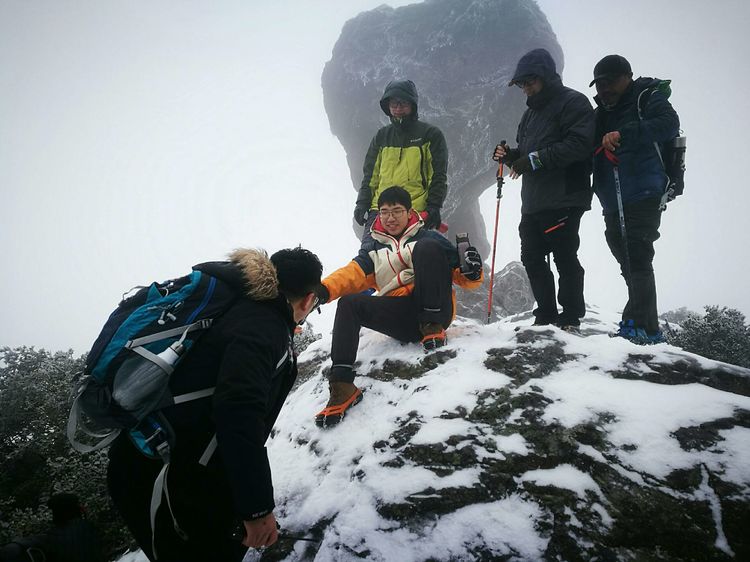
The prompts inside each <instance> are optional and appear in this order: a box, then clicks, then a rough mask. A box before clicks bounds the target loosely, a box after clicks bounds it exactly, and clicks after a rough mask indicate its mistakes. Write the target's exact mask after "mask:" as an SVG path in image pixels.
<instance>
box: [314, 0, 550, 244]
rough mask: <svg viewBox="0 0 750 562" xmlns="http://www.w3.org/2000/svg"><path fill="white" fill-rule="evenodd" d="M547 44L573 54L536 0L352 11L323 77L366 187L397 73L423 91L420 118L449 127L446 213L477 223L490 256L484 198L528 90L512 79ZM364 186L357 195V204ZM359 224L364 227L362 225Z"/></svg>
mask: <svg viewBox="0 0 750 562" xmlns="http://www.w3.org/2000/svg"><path fill="white" fill-rule="evenodd" d="M538 47H543V48H545V49H547V50H548V51H549V52H550V53H551V54H552V57H553V58H554V59H555V62H556V63H557V66H558V71H561V70H562V67H563V53H562V49H561V48H560V45H559V44H558V42H557V38H556V37H555V34H554V32H553V31H552V28H551V27H550V24H549V22H548V21H547V18H546V17H545V15H544V13H543V12H542V11H541V9H540V8H539V6H538V5H537V3H536V2H535V1H534V0H427V1H425V2H421V3H418V4H412V5H409V6H404V7H401V8H396V9H394V8H391V7H389V6H380V7H378V8H376V9H374V10H370V11H368V12H363V13H361V14H359V15H358V16H356V17H355V18H353V19H351V20H349V21H348V22H347V23H346V24H345V25H344V28H343V30H342V31H341V36H340V37H339V39H338V41H337V42H336V44H335V46H334V48H333V54H332V56H331V60H330V61H328V63H327V64H326V66H325V69H324V70H323V76H322V86H323V101H324V104H325V109H326V112H327V114H328V120H329V122H330V126H331V131H332V132H333V134H334V135H336V137H338V139H339V140H340V142H341V144H342V145H343V147H344V150H345V151H346V158H347V162H348V164H349V169H350V172H351V177H352V184H353V186H354V188H355V189H359V186H360V184H361V181H362V176H363V172H362V164H363V162H364V157H365V153H366V152H367V147H368V146H369V143H370V140H371V139H372V137H373V135H374V134H375V132H376V131H377V130H378V128H380V127H382V126H383V125H385V124H387V123H388V119H387V117H386V116H385V115H384V114H383V113H382V111H381V109H380V106H379V104H378V101H379V99H380V96H381V95H382V93H383V89H384V87H385V85H386V84H387V83H388V82H389V81H390V80H393V79H404V78H409V79H411V80H413V81H414V82H415V83H416V85H417V89H418V91H419V114H420V118H421V119H423V120H425V121H427V122H429V123H432V124H434V125H437V126H438V127H440V129H441V130H442V131H443V133H444V134H445V137H446V140H447V143H448V149H449V153H450V157H449V164H448V197H447V199H446V202H445V205H444V212H443V219H444V220H445V221H446V222H448V223H449V224H450V227H451V231H450V233H449V238H451V239H452V235H451V234H452V233H455V232H470V233H471V236H472V240H473V241H474V242H475V244H476V245H477V247H478V248H479V250H480V252H481V253H482V255H488V253H489V247H490V246H489V243H488V241H487V239H486V237H485V234H484V233H485V227H484V221H483V220H482V216H481V214H480V212H479V204H478V201H477V200H478V198H479V196H480V195H481V194H482V192H484V191H485V190H486V189H487V188H488V187H490V186H491V185H493V184H494V178H495V174H496V172H497V166H496V165H495V164H494V163H493V162H492V161H491V160H490V153H491V150H492V148H493V147H494V145H495V144H496V143H497V142H499V141H500V140H501V139H507V140H508V142H509V143H511V144H513V143H514V139H515V137H516V129H517V126H518V122H519V120H520V117H521V114H522V113H523V111H524V109H525V103H524V102H525V99H524V97H523V94H521V93H520V92H519V91H517V90H516V89H515V88H512V89H511V88H508V82H509V80H510V78H511V76H512V73H513V70H514V69H515V65H516V63H517V62H518V59H519V58H520V57H521V55H523V54H524V53H526V52H528V51H529V50H531V49H534V48H538ZM354 200H355V195H354V194H351V202H352V208H353V207H354ZM356 230H359V228H358V229H356Z"/></svg>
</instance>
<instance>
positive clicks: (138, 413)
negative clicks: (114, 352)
mask: <svg viewBox="0 0 750 562" xmlns="http://www.w3.org/2000/svg"><path fill="white" fill-rule="evenodd" d="M184 350H185V348H184V347H183V345H182V343H181V342H179V341H176V342H174V343H173V344H172V345H170V346H169V347H168V348H166V349H165V350H164V351H162V352H161V353H159V354H157V357H159V359H161V360H162V361H164V362H165V363H166V364H167V365H169V366H170V367H174V366H175V365H176V363H177V361H178V359H179V358H180V356H181V355H182V353H183V351H184ZM170 374H171V373H169V372H167V371H165V370H164V369H163V368H162V367H161V366H160V365H159V364H158V363H154V362H153V361H150V360H148V359H146V358H145V357H142V356H141V355H133V356H132V357H130V358H128V359H126V360H125V361H124V362H123V364H122V365H121V366H120V368H119V369H118V370H117V374H116V375H115V380H114V383H113V385H112V398H113V399H114V400H115V401H116V402H117V403H118V404H119V405H120V407H121V408H122V409H124V410H126V411H127V412H129V413H130V414H132V415H133V416H134V417H135V418H137V419H139V420H140V419H142V418H143V417H144V416H146V415H147V414H149V413H150V412H152V411H153V410H154V409H156V407H157V406H158V404H159V403H160V402H161V400H162V398H163V396H164V392H165V391H166V389H167V385H168V384H169V375H170Z"/></svg>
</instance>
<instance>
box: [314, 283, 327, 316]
mask: <svg viewBox="0 0 750 562" xmlns="http://www.w3.org/2000/svg"><path fill="white" fill-rule="evenodd" d="M313 292H314V293H315V304H314V305H313V310H314V309H316V308H319V307H321V306H323V305H324V304H325V303H327V302H328V299H329V298H331V293H329V292H328V289H326V286H325V285H323V284H322V283H320V284H319V285H318V286H317V287H315V290H314V291H313Z"/></svg>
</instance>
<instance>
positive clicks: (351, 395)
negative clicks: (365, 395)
mask: <svg viewBox="0 0 750 562" xmlns="http://www.w3.org/2000/svg"><path fill="white" fill-rule="evenodd" d="M328 389H329V391H330V393H331V396H330V398H329V399H328V404H326V407H325V408H323V409H322V410H321V411H320V412H318V413H317V414H315V425H317V426H318V427H332V426H334V425H336V424H338V423H339V422H340V421H341V420H343V419H344V415H345V414H346V412H347V410H348V409H349V408H351V407H352V406H355V405H357V404H359V403H360V402H361V401H362V391H361V390H360V389H359V388H357V387H356V386H355V385H354V383H351V382H342V381H335V382H329V383H328Z"/></svg>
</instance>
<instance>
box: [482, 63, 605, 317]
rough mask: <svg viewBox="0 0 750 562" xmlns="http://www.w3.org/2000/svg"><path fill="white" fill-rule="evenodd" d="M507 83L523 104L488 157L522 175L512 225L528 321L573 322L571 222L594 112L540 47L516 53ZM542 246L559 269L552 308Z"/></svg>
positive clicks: (581, 305)
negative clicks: (528, 295)
mask: <svg viewBox="0 0 750 562" xmlns="http://www.w3.org/2000/svg"><path fill="white" fill-rule="evenodd" d="M514 84H515V85H517V86H518V87H519V88H522V89H523V92H524V94H526V96H527V100H526V105H527V106H528V109H527V110H526V112H525V113H524V114H523V117H522V118H521V123H520V124H519V126H518V135H517V138H516V140H517V141H518V148H514V149H508V148H507V147H505V146H504V145H497V147H496V148H495V153H494V159H495V160H503V161H504V162H505V163H506V164H507V165H508V166H509V167H510V168H511V173H510V177H511V178H514V179H515V178H517V177H519V176H522V187H521V224H520V225H519V227H518V230H519V234H520V236H521V262H523V265H524V267H525V268H526V273H527V274H528V276H529V282H530V283H531V289H532V291H533V292H534V298H535V299H536V304H537V307H536V309H535V310H534V316H535V317H536V320H535V321H534V325H547V324H556V325H557V326H559V327H561V328H563V329H568V330H570V329H573V330H575V329H576V328H577V327H578V326H579V325H580V319H581V318H583V316H584V315H585V314H586V304H585V302H584V299H583V273H584V271H583V267H581V264H580V262H579V261H578V255H577V254H578V246H579V244H580V240H579V238H578V227H579V226H580V222H581V216H582V215H583V213H584V212H585V211H587V210H588V209H590V208H591V197H592V192H591V182H590V178H589V176H590V174H591V172H590V167H591V166H590V162H591V153H592V148H591V147H592V146H593V141H594V112H593V109H592V108H591V103H590V102H589V101H588V99H587V98H586V96H585V95H583V94H581V93H580V92H576V91H575V90H571V89H570V88H566V87H565V86H563V84H562V81H561V79H560V76H559V75H558V74H557V71H556V69H555V61H554V60H552V57H551V56H550V54H549V53H548V52H547V51H546V50H544V49H534V50H533V51H530V52H528V53H526V54H525V55H524V56H523V57H521V60H520V61H519V62H518V65H517V67H516V71H515V73H514V74H513V79H512V80H511V81H510V83H509V84H508V85H509V86H513V85H514ZM550 252H551V253H552V255H553V257H554V260H555V265H556V266H557V272H558V274H559V277H560V287H559V291H558V294H557V299H558V301H559V302H560V306H562V312H561V313H559V314H558V310H557V304H556V302H555V281H554V277H553V275H552V271H551V270H550V267H549V265H548V264H547V262H546V261H545V258H546V256H547V255H548V254H549V253H550Z"/></svg>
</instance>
